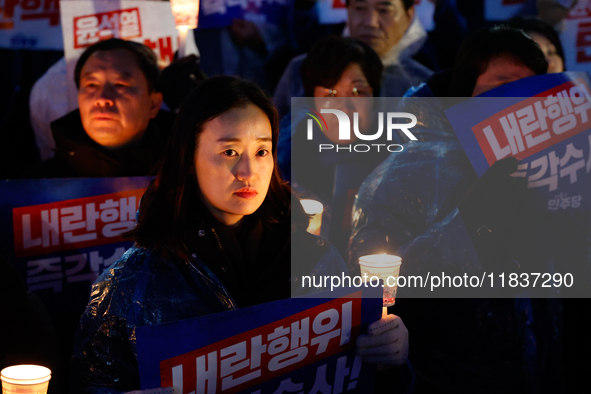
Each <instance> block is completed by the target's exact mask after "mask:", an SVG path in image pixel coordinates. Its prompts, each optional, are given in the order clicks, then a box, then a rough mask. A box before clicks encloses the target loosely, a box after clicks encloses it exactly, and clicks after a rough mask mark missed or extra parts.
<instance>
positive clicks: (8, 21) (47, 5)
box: [0, 0, 60, 29]
mask: <svg viewBox="0 0 591 394" xmlns="http://www.w3.org/2000/svg"><path fill="white" fill-rule="evenodd" d="M17 6H18V7H20V9H21V10H22V11H21V16H20V19H21V20H22V21H28V20H35V19H47V20H48V22H49V25H50V26H57V25H59V23H60V12H59V0H4V7H0V13H1V14H0V29H12V28H13V27H14V14H15V8H16V7H17Z"/></svg>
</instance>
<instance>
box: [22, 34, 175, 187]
mask: <svg viewBox="0 0 591 394" xmlns="http://www.w3.org/2000/svg"><path fill="white" fill-rule="evenodd" d="M74 79H75V82H76V87H77V88H78V106H79V109H77V110H75V111H73V112H71V113H69V114H67V115H66V116H64V117H62V118H60V119H58V120H56V121H54V122H52V124H51V129H52V132H53V136H54V138H55V141H56V153H55V156H54V157H53V158H51V159H49V160H46V161H44V162H42V163H41V164H40V165H39V166H38V167H36V168H34V169H33V170H32V171H30V172H29V173H28V174H26V175H27V177H30V178H68V177H116V176H139V175H147V174H148V173H149V171H150V169H151V168H152V167H153V166H154V164H156V162H157V160H158V158H159V156H160V153H161V150H162V148H163V145H164V142H165V138H164V136H165V133H166V131H167V130H168V128H169V126H170V125H171V124H172V119H173V115H172V114H170V113H166V112H164V111H160V106H161V104H162V100H163V97H162V93H161V89H160V70H159V68H158V64H157V59H156V56H155V55H154V53H153V52H152V51H151V50H150V49H149V48H148V47H146V46H144V45H142V44H138V43H135V42H132V41H124V40H119V39H110V40H106V41H101V42H98V43H96V44H94V45H92V46H90V47H88V49H86V51H85V52H84V53H83V54H82V56H80V59H79V60H78V62H77V63H76V69H75V73H74Z"/></svg>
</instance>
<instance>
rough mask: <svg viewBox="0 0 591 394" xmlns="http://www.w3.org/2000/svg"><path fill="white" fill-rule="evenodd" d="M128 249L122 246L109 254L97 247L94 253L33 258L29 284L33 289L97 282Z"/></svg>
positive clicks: (58, 288)
mask: <svg viewBox="0 0 591 394" xmlns="http://www.w3.org/2000/svg"><path fill="white" fill-rule="evenodd" d="M123 253H125V248H124V247H118V248H116V249H115V251H114V252H113V254H112V255H111V256H109V257H106V258H105V257H104V256H101V254H100V252H99V251H97V250H95V251H91V252H90V253H75V254H69V255H66V256H53V257H44V258H40V259H39V258H37V259H35V258H33V259H31V260H28V261H27V288H28V289H29V290H30V291H39V290H52V291H53V293H61V292H63V291H64V283H67V284H69V283H77V282H87V283H88V284H89V285H91V284H92V283H94V281H96V280H97V279H98V277H99V275H100V274H101V273H102V272H103V270H105V269H106V268H107V267H109V266H110V265H111V264H113V263H114V262H116V261H117V260H119V258H120V257H121V256H122V255H123Z"/></svg>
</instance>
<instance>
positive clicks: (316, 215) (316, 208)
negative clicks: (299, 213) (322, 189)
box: [300, 199, 324, 235]
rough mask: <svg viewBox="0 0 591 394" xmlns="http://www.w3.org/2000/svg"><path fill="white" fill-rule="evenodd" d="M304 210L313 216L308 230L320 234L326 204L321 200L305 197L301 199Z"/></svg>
mask: <svg viewBox="0 0 591 394" xmlns="http://www.w3.org/2000/svg"><path fill="white" fill-rule="evenodd" d="M300 203H301V204H302V207H303V208H304V211H305V212H306V213H307V214H308V215H310V216H311V218H310V224H308V232H309V233H310V234H314V235H320V229H321V228H322V212H323V211H324V205H322V203H321V202H320V201H316V200H309V199H303V200H300Z"/></svg>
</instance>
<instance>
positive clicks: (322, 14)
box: [316, 0, 347, 25]
mask: <svg viewBox="0 0 591 394" xmlns="http://www.w3.org/2000/svg"><path fill="white" fill-rule="evenodd" d="M316 12H317V13H318V22H319V23H320V24H321V25H328V24H336V23H343V22H347V3H346V1H345V0H318V1H317V2H316Z"/></svg>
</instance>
